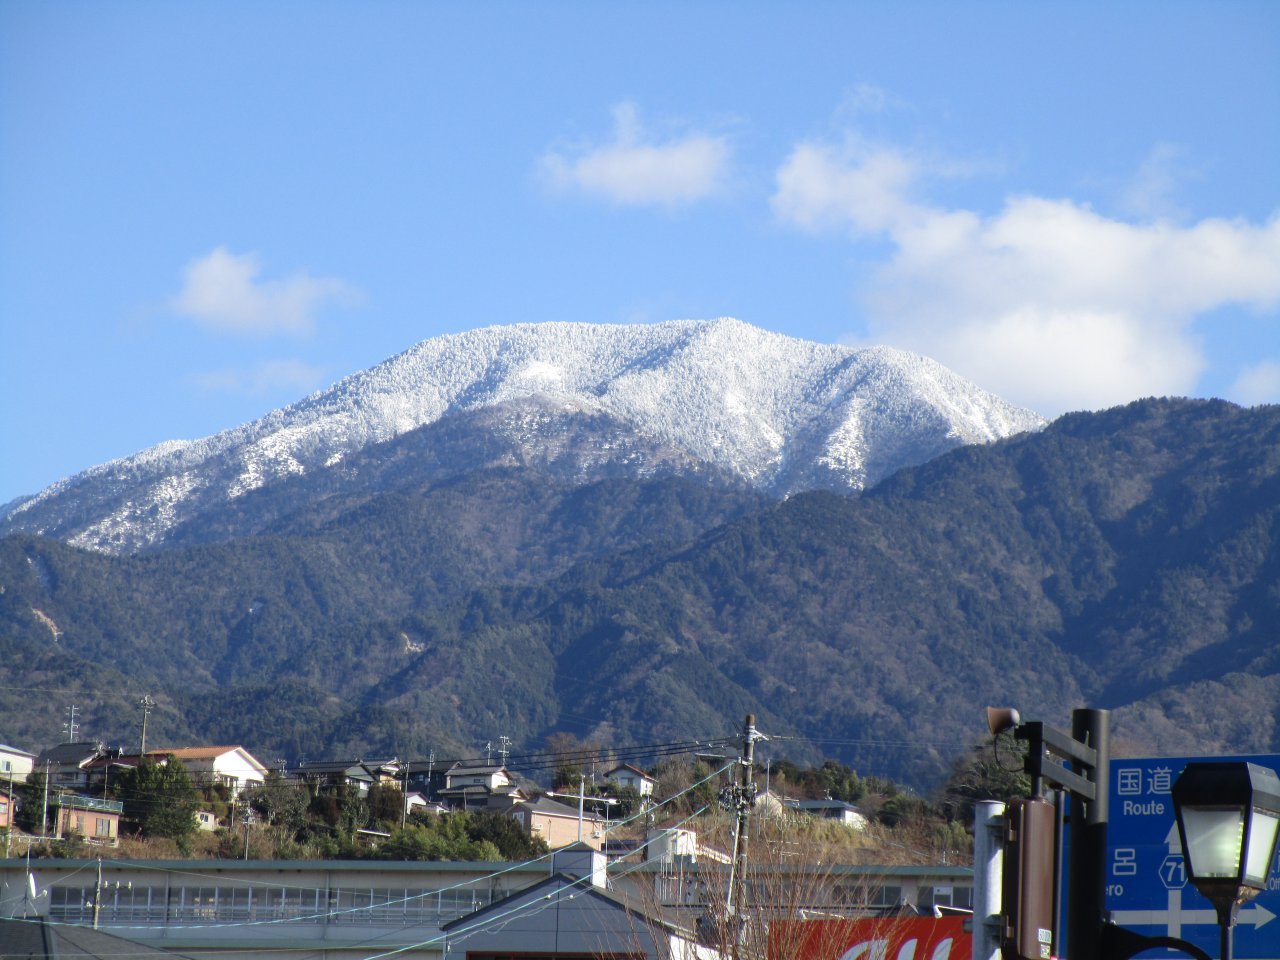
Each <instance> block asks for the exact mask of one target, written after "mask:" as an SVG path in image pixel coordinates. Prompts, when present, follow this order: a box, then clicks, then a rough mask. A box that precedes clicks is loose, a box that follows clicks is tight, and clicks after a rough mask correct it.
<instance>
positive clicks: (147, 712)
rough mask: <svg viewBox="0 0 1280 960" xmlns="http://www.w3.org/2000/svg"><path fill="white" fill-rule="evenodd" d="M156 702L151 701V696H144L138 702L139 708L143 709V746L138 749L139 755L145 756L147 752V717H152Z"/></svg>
mask: <svg viewBox="0 0 1280 960" xmlns="http://www.w3.org/2000/svg"><path fill="white" fill-rule="evenodd" d="M155 705H156V702H155V701H154V700H153V699H151V694H149V693H148V694H144V695H143V697H142V699H141V700H139V701H138V706H140V707H141V708H142V744H141V746H139V748H138V755H139V756H144V755H145V754H146V752H147V717H149V716H151V710H152V708H154V707H155Z"/></svg>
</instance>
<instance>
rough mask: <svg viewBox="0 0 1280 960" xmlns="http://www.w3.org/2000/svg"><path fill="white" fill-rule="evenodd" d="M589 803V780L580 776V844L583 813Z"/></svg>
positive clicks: (582, 775)
mask: <svg viewBox="0 0 1280 960" xmlns="http://www.w3.org/2000/svg"><path fill="white" fill-rule="evenodd" d="M586 802H587V778H586V776H585V775H584V774H581V773H579V774H578V842H579V843H581V842H582V811H583V807H584V806H585V805H586Z"/></svg>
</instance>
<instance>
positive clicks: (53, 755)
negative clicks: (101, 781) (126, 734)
mask: <svg viewBox="0 0 1280 960" xmlns="http://www.w3.org/2000/svg"><path fill="white" fill-rule="evenodd" d="M106 755H107V748H106V747H104V746H103V745H102V743H101V742H100V741H98V740H80V741H76V742H74V743H60V744H58V745H57V746H56V747H50V748H49V749H48V750H43V751H41V753H40V755H39V756H37V757H36V762H35V769H37V770H47V771H48V772H49V786H50V788H54V787H56V788H58V789H62V790H72V791H80V792H84V791H86V790H88V789H89V786H90V783H89V765H90V764H91V763H93V761H95V760H97V759H99V758H100V757H104V756H106Z"/></svg>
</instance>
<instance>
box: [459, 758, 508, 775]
mask: <svg viewBox="0 0 1280 960" xmlns="http://www.w3.org/2000/svg"><path fill="white" fill-rule="evenodd" d="M506 772H507V768H506V767H504V766H503V765H502V764H500V763H480V764H470V763H467V762H466V761H465V760H459V761H458V762H457V763H455V764H454V765H453V766H452V767H450V768H449V773H450V774H455V773H469V774H476V773H502V774H505V773H506Z"/></svg>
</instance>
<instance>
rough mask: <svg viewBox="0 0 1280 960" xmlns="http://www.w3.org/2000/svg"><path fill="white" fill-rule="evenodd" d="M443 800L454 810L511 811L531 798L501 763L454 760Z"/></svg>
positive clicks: (448, 774)
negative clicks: (456, 761)
mask: <svg viewBox="0 0 1280 960" xmlns="http://www.w3.org/2000/svg"><path fill="white" fill-rule="evenodd" d="M438 795H439V798H440V800H441V801H442V802H443V803H444V804H446V805H447V806H448V807H450V808H451V809H454V810H486V809H488V810H510V809H511V808H512V807H514V806H515V805H516V804H519V803H522V802H524V801H526V800H528V799H529V796H530V794H529V792H528V791H527V790H525V789H524V788H523V787H521V786H520V785H519V784H518V783H516V781H515V778H514V777H513V776H512V775H511V772H510V771H508V770H507V768H506V767H504V766H502V765H501V764H468V763H465V762H462V761H459V762H458V763H455V764H454V765H453V766H452V767H450V768H449V769H448V771H447V772H446V773H445V785H444V789H443V790H441V791H439V794H438Z"/></svg>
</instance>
